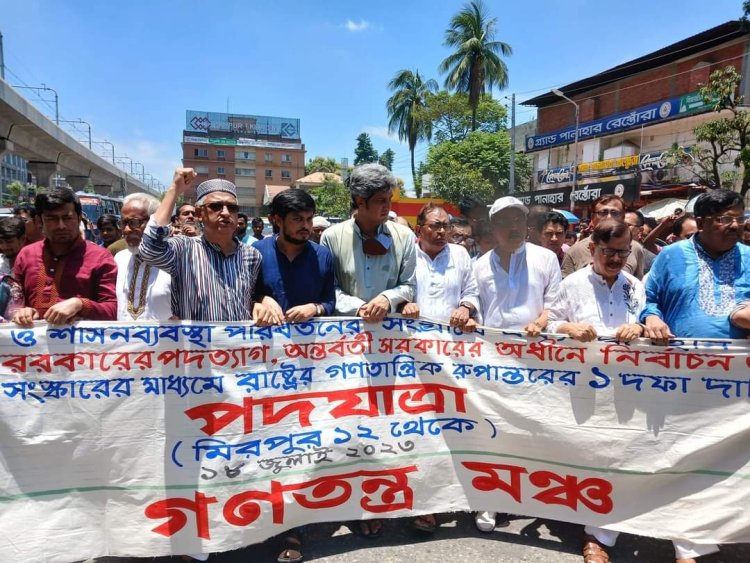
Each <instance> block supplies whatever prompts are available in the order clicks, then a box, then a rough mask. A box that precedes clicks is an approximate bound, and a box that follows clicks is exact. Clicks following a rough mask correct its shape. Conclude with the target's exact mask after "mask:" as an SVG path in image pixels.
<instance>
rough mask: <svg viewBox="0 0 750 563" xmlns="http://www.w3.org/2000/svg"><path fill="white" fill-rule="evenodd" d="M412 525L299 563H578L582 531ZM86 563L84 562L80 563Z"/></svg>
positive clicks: (332, 530) (661, 547) (749, 557)
mask: <svg viewBox="0 0 750 563" xmlns="http://www.w3.org/2000/svg"><path fill="white" fill-rule="evenodd" d="M410 523H411V519H408V518H399V519H393V520H387V521H386V522H385V532H384V534H383V536H381V537H380V538H379V539H375V540H368V539H366V538H362V537H359V536H356V535H354V534H352V533H351V532H350V531H349V529H348V527H347V526H346V525H345V524H340V523H330V524H318V525H314V526H309V527H308V532H307V535H306V541H305V561H316V562H318V563H375V562H377V563H401V562H412V563H417V562H418V563H432V562H443V563H448V562H449V561H450V563H464V562H474V561H497V562H503V563H511V562H513V563H524V562H532V561H534V562H543V563H581V561H582V557H581V555H580V554H579V549H580V543H581V536H582V533H583V532H582V528H581V526H579V525H576V524H568V523H564V522H555V521H551V520H541V519H537V518H526V517H521V516H515V517H511V523H510V526H508V527H506V528H496V529H495V531H494V532H493V533H491V534H482V533H481V532H479V531H477V530H476V528H475V527H474V522H473V519H472V518H471V517H470V516H469V515H467V514H463V513H454V514H443V515H441V516H440V517H439V518H438V523H439V525H440V528H439V529H438V530H437V531H436V532H435V534H434V535H432V536H423V535H420V534H419V533H417V532H415V531H413V530H412V529H411V526H410ZM276 555H277V550H276V548H275V543H274V542H273V540H269V541H268V542H266V543H265V544H263V545H260V546H254V547H249V548H245V549H242V550H237V551H230V552H226V553H221V554H215V555H212V556H211V557H210V558H209V561H210V562H212V563H256V562H259V563H266V562H268V563H272V562H274V561H275V560H276ZM610 557H611V561H612V563H670V562H674V551H673V550H672V545H671V543H670V542H668V541H664V540H654V539H651V538H645V537H637V536H632V535H629V534H623V535H621V536H620V538H619V541H618V543H617V545H616V546H615V547H614V548H612V549H611V550H610ZM145 561H146V560H144V559H135V558H121V557H104V558H99V559H96V563H145ZM148 561H153V562H154V563H177V562H178V561H181V560H180V558H178V557H171V558H169V557H162V558H158V559H149V560H148ZM749 561H750V544H735V545H727V546H722V548H721V551H720V552H719V553H716V554H713V555H710V556H706V557H704V558H702V559H700V563H748V562H749ZM86 563H90V562H86Z"/></svg>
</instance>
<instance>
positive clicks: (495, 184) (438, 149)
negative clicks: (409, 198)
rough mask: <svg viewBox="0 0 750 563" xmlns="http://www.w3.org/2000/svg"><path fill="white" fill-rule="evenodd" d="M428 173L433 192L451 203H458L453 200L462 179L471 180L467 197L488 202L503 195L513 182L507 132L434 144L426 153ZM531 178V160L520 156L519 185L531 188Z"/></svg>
mask: <svg viewBox="0 0 750 563" xmlns="http://www.w3.org/2000/svg"><path fill="white" fill-rule="evenodd" d="M427 171H428V172H429V173H430V174H432V186H433V191H434V192H435V193H436V194H438V195H440V197H445V198H446V199H448V200H449V201H457V200H455V199H451V198H453V197H456V193H457V192H456V190H458V189H459V188H460V185H461V184H460V181H463V180H466V181H469V183H468V184H466V186H467V187H466V190H465V195H473V196H475V197H477V198H478V199H481V200H485V201H486V200H491V199H493V198H494V197H498V196H500V195H503V194H505V193H507V192H508V183H509V181H510V179H509V176H510V138H509V136H508V133H507V132H506V131H500V132H498V133H486V132H484V131H473V132H471V133H469V134H468V135H467V137H466V138H465V139H464V140H462V141H455V142H445V143H439V144H437V145H433V146H431V147H430V149H429V151H428V152H427ZM475 173H476V174H475ZM477 174H478V175H479V176H477ZM479 177H481V178H482V180H483V182H480V181H479ZM530 177H531V163H530V162H529V159H528V158H527V157H526V155H524V154H519V153H517V154H516V183H517V186H524V185H528V183H529V179H530ZM485 182H486V183H485ZM458 195H460V194H458Z"/></svg>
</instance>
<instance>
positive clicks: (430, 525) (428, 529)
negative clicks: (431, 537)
mask: <svg viewBox="0 0 750 563" xmlns="http://www.w3.org/2000/svg"><path fill="white" fill-rule="evenodd" d="M411 527H412V528H414V529H415V530H417V531H419V532H424V533H426V534H432V533H433V532H435V528H437V523H436V522H435V515H434V514H423V515H422V516H417V517H416V518H415V519H414V520H412V522H411Z"/></svg>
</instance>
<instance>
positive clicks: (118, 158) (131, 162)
mask: <svg viewBox="0 0 750 563" xmlns="http://www.w3.org/2000/svg"><path fill="white" fill-rule="evenodd" d="M124 160H129V161H130V174H131V176H132V174H133V159H132V158H130V157H129V156H128V155H126V154H124V155H120V156H118V157H117V161H118V162H120V163H121V164H125V162H123V161H124ZM125 173H127V170H126V171H125Z"/></svg>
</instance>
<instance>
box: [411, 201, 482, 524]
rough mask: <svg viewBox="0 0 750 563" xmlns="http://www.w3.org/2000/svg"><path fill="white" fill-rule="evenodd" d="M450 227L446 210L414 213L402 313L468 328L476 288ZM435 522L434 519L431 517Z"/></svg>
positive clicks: (476, 301) (474, 314)
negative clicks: (413, 251)
mask: <svg viewBox="0 0 750 563" xmlns="http://www.w3.org/2000/svg"><path fill="white" fill-rule="evenodd" d="M451 231H453V225H451V223H450V220H449V217H448V213H447V212H446V211H445V210H444V209H443V208H442V207H440V206H439V205H435V204H433V203H428V204H427V205H425V206H424V207H423V208H422V209H421V210H420V212H419V215H417V236H418V237H419V243H418V244H417V301H416V303H407V304H406V306H405V307H404V309H403V311H402V313H403V315H404V316H406V317H412V318H416V317H419V316H422V317H426V318H428V319H434V320H437V321H441V322H445V323H449V324H450V325H451V326H455V327H457V328H460V329H461V330H465V331H467V332H471V331H473V330H474V328H476V317H477V313H478V311H479V290H478V289H477V282H476V280H475V279H474V274H473V273H472V262H471V257H470V256H469V255H468V253H466V252H465V251H464V249H463V248H461V247H460V246H458V245H456V244H449V243H448V239H449V237H450V235H451ZM433 524H434V520H433Z"/></svg>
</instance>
